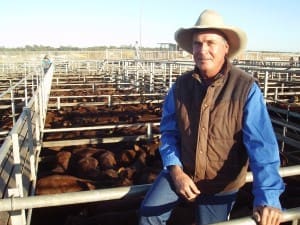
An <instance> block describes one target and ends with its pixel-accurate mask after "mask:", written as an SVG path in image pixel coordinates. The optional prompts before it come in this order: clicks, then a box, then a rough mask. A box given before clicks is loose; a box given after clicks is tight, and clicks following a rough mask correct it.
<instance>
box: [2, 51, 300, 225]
mask: <svg viewBox="0 0 300 225" xmlns="http://www.w3.org/2000/svg"><path fill="white" fill-rule="evenodd" d="M35 54H36V53H30V55H29V56H28V58H27V59H26V60H24V59H19V60H18V62H15V63H10V62H8V61H9V60H8V61H3V62H0V79H1V86H0V88H1V89H0V91H1V92H0V102H1V103H0V110H1V130H0V143H1V148H0V163H1V170H0V171H1V172H0V175H1V179H0V184H1V185H0V187H1V195H2V198H1V199H0V225H8V224H11V225H25V224H27V225H29V224H32V225H36V224H41V220H43V221H42V223H43V224H48V223H47V222H48V221H49V224H51V223H52V224H53V223H57V221H55V220H54V218H53V217H61V218H63V219H62V220H63V221H60V223H59V224H67V225H75V224H78V225H79V224H91V225H92V224H103V225H109V224H120V225H122V224H132V225H134V224H135V222H136V214H137V210H138V205H139V203H140V201H141V199H142V197H143V195H144V194H145V192H146V191H147V190H148V188H149V187H150V185H151V182H152V181H153V179H154V177H155V175H156V174H157V171H159V169H161V164H160V162H159V157H158V155H157V148H158V144H159V138H160V133H159V124H160V123H159V121H160V116H161V104H162V102H163V100H164V96H165V95H166V93H167V91H168V89H169V88H170V87H171V85H172V84H173V83H174V82H175V80H176V78H177V77H178V76H179V75H180V74H182V73H183V72H185V71H188V70H190V69H192V68H193V62H192V60H191V58H190V57H189V56H186V55H185V54H184V53H183V52H176V51H174V52H167V51H159V52H141V54H140V55H141V57H140V58H135V56H134V53H132V52H118V51H112V52H110V51H108V50H106V51H103V52H100V53H97V54H96V53H93V52H86V53H84V54H82V53H81V54H79V53H78V52H75V53H74V54H73V55H68V54H67V53H60V54H58V53H53V54H52V55H53V64H52V66H51V67H50V69H49V70H48V71H47V73H45V74H44V73H43V71H42V68H41V63H40V62H39V60H38V59H39V58H41V57H40V55H39V57H36V56H35ZM290 56H291V55H290V54H282V55H276V57H275V56H274V55H272V56H263V55H261V54H260V53H252V54H250V53H249V54H248V55H244V56H243V57H241V58H239V59H236V60H234V62H233V63H234V64H235V65H237V66H238V67H240V68H242V69H244V70H245V71H247V72H249V73H250V74H252V75H253V76H254V77H256V78H257V80H258V82H259V84H260V87H261V91H262V93H263V95H264V97H265V100H266V104H267V106H268V110H269V113H270V116H271V119H272V124H273V127H274V130H275V133H276V137H277V140H278V145H279V147H280V152H281V154H282V157H283V158H282V166H281V168H280V174H281V176H282V177H283V178H284V179H285V182H286V184H287V192H286V193H285V194H284V196H283V199H282V201H283V202H284V207H285V210H284V213H283V222H285V223H286V224H293V225H296V224H299V221H300V196H299V193H300V192H299V190H300V189H299V181H300V178H299V177H300V165H299V163H300V147H299V146H300V125H299V124H300V122H299V121H300V63H297V62H293V63H291V62H290V60H289V58H290ZM292 56H294V55H292ZM295 56H296V55H295ZM92 155H93V156H97V160H98V161H93V160H94V158H95V157H91V156H92ZM104 155H105V156H107V157H109V159H110V160H107V158H105V159H104V158H103V157H104ZM129 155H130V157H129ZM83 156H84V157H83ZM113 156H116V160H115V159H114V158H113ZM82 157H83V158H84V159H83V158H82ZM100 159H101V160H106V161H105V162H104V161H101V163H99V160H100ZM66 160H67V161H68V163H70V164H71V161H72V162H73V163H74V162H75V166H73V167H72V168H70V166H69V164H68V165H66V164H65V162H66ZM84 160H89V161H88V162H89V163H90V162H91V161H92V162H95V163H96V166H95V168H92V169H89V170H88V171H87V170H84V169H86V167H80V166H82V165H84V163H86V162H87V161H84ZM58 162H59V166H57V165H58ZM120 162H121V165H119V164H118V163H120ZM54 164H55V165H54ZM104 165H106V167H105V166H104ZM79 167H80V168H81V170H80V171H78V170H76V171H75V172H74V168H79ZM116 167H117V170H116V171H115V170H113V169H112V168H116ZM83 170H84V171H83ZM99 170H102V171H101V175H99V174H98V173H99ZM95 173H97V175H95ZM130 173H133V174H134V175H132V176H129V174H130ZM49 177H51V178H55V179H54V180H51V181H52V183H51V185H52V186H51V187H52V189H51V188H49V187H47V188H45V186H44V185H45V181H47V182H49V179H48V180H46V178H49ZM66 180H68V181H69V182H73V183H72V184H75V185H74V186H72V188H70V186H67V187H66V186H62V185H60V184H59V183H63V181H66ZM95 180H97V181H95ZM53 181H54V184H53ZM99 181H101V182H99ZM43 182H44V183H43ZM251 182H252V175H251V172H249V173H248V174H247V185H251ZM77 184H80V185H77ZM76 185H77V186H76ZM248 188H249V187H248V186H247V187H246V188H245V190H243V191H244V192H243V193H242V194H245V193H246V192H247V190H248ZM242 194H241V198H240V199H241V202H239V203H237V204H239V206H240V209H241V208H243V207H244V209H248V210H249V206H248V204H249V199H250V200H251V197H249V196H251V194H250V195H249V194H248V193H246V194H245V195H242ZM245 196H246V197H245ZM124 202H125V203H124ZM129 205H130V206H129ZM63 206H65V208H64V207H63ZM242 206H243V207H242ZM107 208H109V209H107ZM185 208H189V205H183V206H181V209H180V210H178V211H177V213H178V214H180V213H181V212H182V211H184V210H185ZM47 209H51V210H53V211H54V212H56V213H57V212H58V211H62V212H63V213H59V216H57V215H56V214H54V213H53V214H51V213H52V212H51V211H49V210H47ZM43 210H47V211H43ZM64 210H66V211H64ZM97 210H98V211H97ZM101 210H102V211H101ZM95 211H97V212H98V213H95ZM101 212H103V214H102V215H97V214H101ZM117 212H119V213H120V212H121V213H122V212H123V214H117ZM184 212H185V211H184ZM67 213H70V215H66V214H67ZM248 213H249V211H247V210H246V211H245V212H244V211H243V212H242V211H239V209H238V208H236V209H234V212H233V215H232V218H230V220H229V221H227V222H224V223H220V224H224V225H225V224H228V225H229V224H230V225H233V224H256V223H255V221H254V220H253V219H252V218H251V217H250V216H249V215H248ZM61 214H64V215H61ZM124 214H126V215H124ZM47 215H48V217H47V218H45V217H46V216H47ZM116 217H119V219H121V221H122V222H123V223H121V222H120V220H119V221H118V220H117V219H118V218H116ZM129 217H130V218H129ZM132 217H133V218H132ZM61 218H60V219H61ZM112 218H113V219H114V220H112V221H113V222H109V219H112ZM181 219H182V218H179V217H176V215H175V216H174V219H173V221H171V222H170V224H173V225H176V224H193V221H182V220H181ZM183 219H184V218H183ZM44 220H45V221H44Z"/></svg>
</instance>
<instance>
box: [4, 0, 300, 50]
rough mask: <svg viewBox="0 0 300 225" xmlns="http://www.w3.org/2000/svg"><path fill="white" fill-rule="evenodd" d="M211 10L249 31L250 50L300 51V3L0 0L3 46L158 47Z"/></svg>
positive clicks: (295, 0) (263, 0) (273, 0)
mask: <svg viewBox="0 0 300 225" xmlns="http://www.w3.org/2000/svg"><path fill="white" fill-rule="evenodd" d="M205 9H213V10H215V11H217V12H218V13H219V14H221V15H222V17H223V20H224V22H225V24H227V25H232V26H236V27H239V28H241V29H243V30H244V31H245V32H246V33H247V36H248V44H247V48H246V49H247V50H250V51H284V52H300V29H299V23H300V1H299V0H127V1H126V0H0V31H1V33H0V46H1V47H24V46H25V45H45V46H52V47H60V46H74V47H90V46H103V45H108V46H110V45H112V46H122V45H134V44H135V42H136V41H138V42H139V44H140V45H141V46H145V47H147V46H148V47H157V46H158V43H175V40H174V33H175V31H176V30H177V29H179V28H180V27H183V28H188V27H190V26H193V25H194V24H195V22H196V20H197V18H198V17H199V15H200V14H201V12H202V11H203V10H205Z"/></svg>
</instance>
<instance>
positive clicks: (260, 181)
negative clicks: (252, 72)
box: [243, 83, 284, 209]
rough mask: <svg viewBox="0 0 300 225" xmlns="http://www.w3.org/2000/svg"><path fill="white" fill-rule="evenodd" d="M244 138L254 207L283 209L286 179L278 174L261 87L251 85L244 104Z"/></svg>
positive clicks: (274, 145)
mask: <svg viewBox="0 0 300 225" xmlns="http://www.w3.org/2000/svg"><path fill="white" fill-rule="evenodd" d="M243 140H244V145H245V147H246V149H247V152H248V155H249V161H250V168H251V171H252V174H253V187H252V193H253V195H254V203H253V205H254V207H256V206H262V205H268V206H272V207H276V208H280V209H281V204H280V200H279V197H280V195H281V193H282V192H283V191H284V183H283V181H282V178H281V177H280V175H279V167H280V158H279V149H278V143H277V140H276V136H275V134H274V130H273V127H272V123H271V120H270V117H269V113H268V111H267V107H266V104H265V101H264V98H263V96H262V93H261V90H260V88H259V87H258V85H257V84H256V83H254V85H253V86H252V88H251V90H250V92H249V94H248V99H247V101H246V105H245V108H244V126H243Z"/></svg>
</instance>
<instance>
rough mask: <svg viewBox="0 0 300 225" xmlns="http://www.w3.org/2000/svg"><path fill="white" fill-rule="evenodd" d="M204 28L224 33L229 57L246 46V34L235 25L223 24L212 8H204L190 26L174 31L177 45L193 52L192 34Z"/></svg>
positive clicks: (204, 29)
mask: <svg viewBox="0 0 300 225" xmlns="http://www.w3.org/2000/svg"><path fill="white" fill-rule="evenodd" d="M206 30H216V31H219V32H221V33H222V34H224V36H225V39H226V40H227V42H228V44H229V51H228V54H227V57H228V58H229V59H231V58H233V57H234V56H235V55H238V54H239V53H240V52H242V51H243V50H244V49H245V48H246V43H247V35H246V33H245V32H244V31H242V30H241V29H239V28H237V27H233V26H227V25H225V24H224V22H223V19H222V17H221V16H220V15H219V14H218V13H217V12H215V11H213V10H208V9H207V10H204V11H203V12H202V13H201V15H200V16H199V18H198V20H197V22H196V24H195V25H194V26H193V27H190V28H180V29H178V30H177V31H176V33H175V40H176V42H177V43H178V45H179V47H181V48H182V49H183V50H185V51H187V52H189V53H191V54H193V45H192V42H193V34H194V33H195V32H199V31H200V32H201V31H206Z"/></svg>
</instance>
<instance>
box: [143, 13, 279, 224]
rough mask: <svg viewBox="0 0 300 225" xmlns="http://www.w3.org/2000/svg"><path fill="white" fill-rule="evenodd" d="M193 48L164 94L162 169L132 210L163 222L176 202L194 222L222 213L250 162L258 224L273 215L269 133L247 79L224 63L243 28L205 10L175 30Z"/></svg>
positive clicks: (274, 174) (275, 220) (274, 151)
mask: <svg viewBox="0 0 300 225" xmlns="http://www.w3.org/2000/svg"><path fill="white" fill-rule="evenodd" d="M175 39H176V41H177V43H178V45H179V46H180V47H181V48H182V49H184V50H186V51H187V52H189V53H191V54H193V56H194V61H195V64H196V65H195V68H194V70H193V71H190V72H187V73H185V74H183V75H181V76H180V77H179V78H178V79H177V81H176V82H175V84H174V85H173V86H172V88H171V89H170V90H169V93H168V95H167V96H166V99H165V102H164V106H163V115H162V119H161V133H162V137H161V146H160V153H161V157H162V161H163V165H164V170H163V171H162V172H161V173H160V175H159V176H158V178H157V179H156V181H155V182H154V184H153V185H152V187H151V188H150V190H149V191H148V193H147V195H146V196H145V199H144V201H143V203H142V206H141V209H140V214H141V217H140V225H145V224H155V225H158V224H166V221H167V220H168V218H169V217H170V214H171V212H172V210H173V209H174V208H175V206H176V205H178V204H179V203H180V202H181V201H195V206H196V222H197V224H198V225H202V224H210V223H216V222H220V221H225V220H227V219H228V217H229V214H230V211H231V210H232V207H233V205H234V203H235V199H236V195H237V192H238V190H239V188H240V187H242V186H243V185H244V183H245V177H246V173H247V169H248V165H249V162H250V168H251V170H252V173H253V177H254V181H253V195H254V202H253V213H254V215H255V216H256V218H257V220H258V222H259V223H260V224H262V225H278V224H279V223H280V220H281V204H280V201H279V196H280V194H281V193H282V192H283V191H284V185H283V182H282V179H281V177H280V175H279V173H278V169H279V166H280V160H279V151H278V144H277V140H276V138H275V135H274V131H273V128H272V124H271V121H270V118H269V115H268V112H267V109H266V106H265V103H264V99H263V96H262V94H261V91H260V89H259V87H258V85H257V83H256V82H255V80H254V78H253V77H252V76H250V75H249V74H247V73H246V72H244V71H242V70H241V69H239V68H237V67H235V66H233V65H232V64H231V63H230V61H229V60H230V59H232V58H233V57H234V56H235V55H237V54H238V53H239V52H241V51H242V50H243V49H244V48H245V46H246V39H247V38H246V34H245V33H244V32H243V31H242V30H240V29H238V28H235V27H232V26H226V25H225V24H224V23H223V20H222V17H221V16H220V15H218V14H217V13H216V12H214V11H212V10H205V11H204V12H203V13H202V14H201V15H200V17H199V19H198V20H197V22H196V25H195V26H193V27H191V28H188V29H183V28H181V29H179V30H178V31H177V32H176V33H175Z"/></svg>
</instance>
